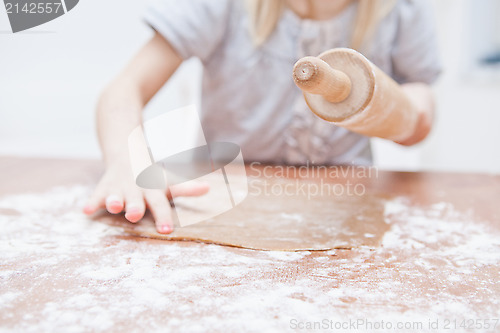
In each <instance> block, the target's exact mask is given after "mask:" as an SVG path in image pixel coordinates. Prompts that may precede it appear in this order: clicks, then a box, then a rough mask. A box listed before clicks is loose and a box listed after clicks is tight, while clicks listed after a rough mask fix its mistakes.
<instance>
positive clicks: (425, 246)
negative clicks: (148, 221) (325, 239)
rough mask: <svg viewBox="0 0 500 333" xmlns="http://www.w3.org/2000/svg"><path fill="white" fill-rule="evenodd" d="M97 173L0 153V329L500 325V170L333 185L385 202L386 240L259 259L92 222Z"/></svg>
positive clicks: (256, 254)
mask: <svg viewBox="0 0 500 333" xmlns="http://www.w3.org/2000/svg"><path fill="white" fill-rule="evenodd" d="M101 172H102V168H101V165H100V163H98V162H96V161H84V160H81V161H78V160H49V159H27V158H26V159H25V158H14V157H2V158H0V225H1V226H2V229H3V230H2V232H1V233H0V265H1V269H0V331H2V330H5V331H16V332H17V331H34V332H42V331H45V332H70V331H74V332H80V331H82V332H83V331H107V332H109V331H124V330H126V331H148V332H151V331H167V330H170V331H182V332H196V331H200V332H205V331H214V332H216V331H217V332H220V331H228V332H236V331H238V332H240V331H262V330H263V329H266V330H267V331H291V330H293V329H298V330H299V331H303V330H304V329H307V328H309V329H315V328H317V329H323V330H327V331H328V330H331V331H334V330H338V329H341V330H342V329H343V330H348V329H351V330H352V331H356V330H359V331H366V330H368V331H370V330H378V331H382V328H383V329H385V330H387V329H388V330H392V331H408V332H410V331H434V332H437V331H438V330H439V331H443V330H444V331H449V332H454V331H475V332H479V331H498V330H499V329H500V323H498V319H499V317H500V283H499V278H500V273H499V263H500V224H499V220H500V202H499V198H500V176H498V175H485V174H458V173H453V174H452V173H426V172H424V173H403V172H383V171H379V172H378V173H377V175H376V176H375V177H370V178H364V179H356V177H352V176H348V177H345V178H340V179H329V180H328V181H334V182H339V183H345V182H347V181H354V182H359V183H361V184H363V185H364V186H366V189H367V193H371V194H380V195H387V196H390V199H388V201H387V204H386V207H385V209H386V212H385V216H386V219H387V221H388V223H390V224H391V228H390V230H389V231H388V232H386V234H385V236H384V239H383V242H382V245H381V246H379V247H376V248H368V247H361V248H355V249H351V250H346V249H337V250H331V251H320V252H308V251H306V252H265V251H252V250H245V249H237V248H230V247H223V246H218V245H211V244H202V243H194V242H167V241H159V240H152V239H143V238H136V237H132V236H130V235H127V234H125V233H123V231H120V230H119V229H116V228H113V227H111V226H107V225H104V224H101V223H97V222H95V221H92V220H89V219H87V218H86V217H85V216H84V215H83V214H82V213H81V208H82V206H83V203H84V202H85V199H86V196H87V195H88V194H89V193H90V191H91V190H92V186H93V185H94V184H95V182H96V180H97V179H98V177H99V175H100V173H101ZM495 324H496V327H494V326H493V325H495ZM405 329H406V330H405Z"/></svg>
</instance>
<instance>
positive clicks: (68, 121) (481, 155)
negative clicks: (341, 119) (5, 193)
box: [0, 0, 500, 173]
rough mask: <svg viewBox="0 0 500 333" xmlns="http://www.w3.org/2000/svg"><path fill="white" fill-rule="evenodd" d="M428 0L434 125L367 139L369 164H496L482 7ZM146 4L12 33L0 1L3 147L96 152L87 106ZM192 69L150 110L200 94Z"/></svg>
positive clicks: (122, 58)
mask: <svg viewBox="0 0 500 333" xmlns="http://www.w3.org/2000/svg"><path fill="white" fill-rule="evenodd" d="M492 1H493V2H494V1H496V0H482V2H483V4H484V3H486V2H492ZM434 3H435V7H436V12H437V18H438V28H439V39H440V42H441V51H442V55H443V60H444V64H445V72H444V74H443V76H442V78H441V79H440V81H439V83H438V84H437V86H436V95H437V100H438V115H437V120H436V126H435V129H434V131H433V133H432V135H431V136H430V137H429V138H428V139H427V140H426V142H425V143H423V144H421V145H418V146H416V147H412V148H406V147H399V146H397V145H396V144H393V143H391V142H385V141H383V140H374V144H373V146H374V151H375V157H376V164H377V165H379V166H381V167H382V168H385V169H399V170H420V169H425V170H451V171H479V172H496V173H500V154H499V153H498V152H499V149H498V147H497V145H498V144H499V143H500V131H499V130H498V127H499V125H500V112H499V106H500V74H499V73H500V71H499V70H498V69H496V70H495V69H494V68H493V69H491V68H487V69H485V68H478V67H477V66H475V65H474V61H473V60H474V57H477V52H478V50H479V49H480V48H481V47H483V46H481V45H482V44H481V43H479V42H478V40H482V39H484V38H486V37H484V31H483V30H484V29H483V30H481V29H478V28H477V27H476V28H474V26H476V25H478V22H479V23H480V22H481V20H479V21H478V20H477V19H476V20H474V19H473V18H472V17H473V16H474V15H476V16H481V15H484V12H488V8H489V7H488V5H484V6H486V8H487V9H486V11H484V10H483V12H481V10H480V9H477V8H476V7H474V8H476V9H474V10H473V9H472V8H473V6H472V5H473V4H475V5H477V3H478V2H477V1H473V0H439V1H435V2H434ZM144 6H145V2H143V1H132V0H121V1H118V0H107V1H98V0H85V1H80V3H79V4H78V6H77V7H76V8H75V9H73V10H72V11H70V12H69V13H68V14H67V15H65V16H63V17H61V18H59V19H57V20H54V21H52V22H49V23H47V24H45V25H43V26H40V27H37V28H34V29H31V30H29V31H27V32H23V33H18V34H15V35H14V34H12V33H10V27H9V25H8V20H7V16H6V14H5V11H4V10H2V9H0V154H2V155H5V154H9V155H28V156H68V157H96V158H97V157H99V156H100V153H99V149H98V145H97V140H96V137H95V129H94V106H95V103H96V100H97V97H98V94H99V92H100V91H101V89H102V88H103V87H104V86H105V85H106V84H107V82H109V80H110V79H111V78H112V77H113V76H114V75H116V74H117V73H118V71H119V70H120V69H121V68H122V67H123V66H124V65H125V63H126V62H127V61H128V59H130V57H131V56H132V55H133V54H134V53H135V52H136V51H137V49H138V48H139V47H140V46H141V45H142V44H143V43H144V42H145V41H146V40H147V39H148V38H149V37H150V36H151V31H150V29H149V28H148V27H147V26H146V25H145V24H144V23H143V22H142V20H141V14H142V12H143V8H144ZM471 13H472V14H471ZM481 17H482V16H481ZM479 25H480V24H479ZM497 27H498V25H497ZM490 30H491V29H490ZM481 31H483V32H481ZM488 31H489V30H488ZM498 35H500V32H498V33H496V34H492V36H497V37H498ZM483 37H484V38H483ZM490 37H491V36H490ZM495 38H496V37H495ZM199 78H200V65H199V63H198V62H197V61H195V60H193V61H190V62H188V63H187V64H185V65H183V66H182V68H181V69H180V70H179V72H177V73H176V75H175V78H174V79H173V80H172V82H170V83H169V84H168V85H167V86H166V87H164V89H162V91H161V92H160V93H159V95H158V96H157V97H155V99H154V100H153V101H152V103H151V104H150V106H149V107H148V110H147V117H150V116H152V115H155V114H159V113H161V112H163V111H167V110H171V109H174V108H177V107H180V106H184V105H186V104H189V103H192V102H194V101H197V100H198V95H199Z"/></svg>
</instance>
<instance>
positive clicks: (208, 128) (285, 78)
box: [145, 0, 440, 165]
mask: <svg viewBox="0 0 500 333" xmlns="http://www.w3.org/2000/svg"><path fill="white" fill-rule="evenodd" d="M356 10H357V2H356V1H354V2H353V3H352V4H351V5H350V6H349V7H348V8H347V9H345V10H344V11H342V12H341V13H340V14H339V15H337V16H335V17H334V18H332V19H330V20H325V21H313V20H307V19H301V18H299V17H298V16H297V15H296V14H295V13H294V12H293V11H291V10H290V9H285V10H284V12H283V14H282V16H281V19H280V21H279V22H278V24H277V27H276V29H275V30H274V32H273V33H272V34H271V36H270V38H269V39H268V40H267V41H266V42H265V43H264V44H263V45H262V46H260V47H258V48H256V47H255V46H254V45H253V43H252V39H251V36H250V33H249V29H248V26H249V18H248V14H247V12H246V10H245V8H244V1H243V0H182V1H178V0H154V1H153V2H152V3H151V5H150V6H149V8H148V10H147V12H146V16H145V19H146V22H147V23H148V24H150V25H151V26H152V27H153V28H154V29H155V30H156V31H158V32H159V33H160V34H161V35H162V36H163V37H164V38H165V39H166V40H167V41H169V43H170V44H171V45H172V46H173V47H174V48H175V49H176V51H177V52H178V53H179V54H180V55H181V56H182V57H183V58H184V59H187V58H190V57H198V58H199V59H200V60H201V62H202V64H203V68H204V74H203V81H202V85H203V86H202V103H201V104H202V110H201V120H202V126H203V129H204V132H205V137H206V139H207V141H229V142H234V143H237V144H238V145H240V146H241V148H242V152H243V156H244V158H245V161H247V162H248V161H261V162H272V163H286V164H306V163H309V164H359V165H367V164H371V162H372V157H371V151H370V142H369V138H367V137H364V136H362V135H359V134H356V133H352V132H350V131H348V130H346V129H343V128H340V127H337V126H335V125H333V124H331V123H328V122H326V121H324V120H322V119H320V118H318V117H317V116H315V115H314V114H313V113H312V112H311V111H309V109H308V107H307V105H306V104H305V102H304V99H303V97H302V94H301V92H300V89H298V88H297V87H296V86H295V84H294V83H293V79H292V75H291V72H292V68H293V65H294V63H295V62H296V61H297V60H298V59H299V58H301V57H303V56H306V55H318V54H320V53H321V52H323V51H325V50H328V49H331V48H335V47H349V43H350V35H351V29H350V28H349V27H352V24H353V22H354V19H355V15H356ZM346 27H347V28H346ZM368 45H369V47H367V48H366V49H364V50H362V52H363V53H364V55H365V56H366V57H367V58H368V59H370V60H371V61H372V62H373V63H374V64H375V65H377V66H378V67H380V68H381V69H382V70H383V71H384V72H385V73H387V74H388V75H390V76H392V77H393V78H394V79H395V80H396V81H398V82H400V83H404V82H424V83H432V82H433V81H434V80H435V79H436V78H437V76H438V74H439V72H440V63H439V57H438V52H437V47H436V36H435V30H434V19H433V15H432V10H431V4H430V3H429V0H413V1H412V0H399V1H398V2H397V4H396V6H395V7H394V9H393V10H392V11H391V12H390V13H389V14H388V15H387V16H386V17H385V18H384V19H383V21H382V22H381V23H380V24H379V26H378V27H377V31H375V32H374V33H373V35H372V40H371V42H370V43H369V44H368Z"/></svg>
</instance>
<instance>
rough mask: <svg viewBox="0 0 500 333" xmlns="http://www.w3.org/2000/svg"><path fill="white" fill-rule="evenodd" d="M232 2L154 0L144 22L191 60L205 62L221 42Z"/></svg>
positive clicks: (225, 0) (218, 0) (221, 0)
mask: <svg viewBox="0 0 500 333" xmlns="http://www.w3.org/2000/svg"><path fill="white" fill-rule="evenodd" d="M230 2H231V0H153V1H150V3H149V6H148V7H147V9H146V14H145V17H144V19H145V21H146V22H147V23H148V24H149V25H150V26H151V27H152V28H153V29H155V30H156V31H157V32H158V33H159V34H161V35H162V36H163V37H164V38H165V39H166V40H167V41H168V42H169V43H170V44H171V45H172V47H173V48H174V49H175V50H176V51H177V52H178V53H179V55H180V56H181V57H182V58H184V59H188V58H190V57H198V58H200V59H201V60H202V61H205V60H206V59H207V58H209V57H210V55H211V54H212V52H213V51H214V50H215V49H216V48H217V46H218V45H219V44H220V43H221V41H222V39H223V36H224V33H225V30H226V27H227V25H228V24H227V22H228V20H229V7H230Z"/></svg>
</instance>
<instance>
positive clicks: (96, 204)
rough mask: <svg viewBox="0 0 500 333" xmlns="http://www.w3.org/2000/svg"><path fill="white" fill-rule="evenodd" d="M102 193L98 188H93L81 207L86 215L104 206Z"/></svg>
mask: <svg viewBox="0 0 500 333" xmlns="http://www.w3.org/2000/svg"><path fill="white" fill-rule="evenodd" d="M104 197H105V196H104V193H103V192H102V191H99V190H95V191H94V193H93V194H92V196H91V197H90V199H89V200H88V201H87V204H86V205H85V206H84V208H83V212H84V213H85V214H87V215H92V214H94V213H95V212H96V211H97V210H99V209H100V208H103V207H104Z"/></svg>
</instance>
